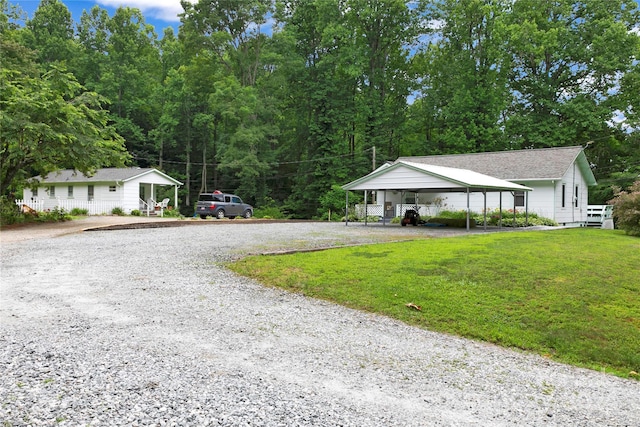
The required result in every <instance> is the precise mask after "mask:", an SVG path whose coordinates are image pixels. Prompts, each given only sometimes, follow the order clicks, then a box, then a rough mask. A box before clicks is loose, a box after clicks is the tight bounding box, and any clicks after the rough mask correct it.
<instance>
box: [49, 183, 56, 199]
mask: <svg viewBox="0 0 640 427" xmlns="http://www.w3.org/2000/svg"><path fill="white" fill-rule="evenodd" d="M49 198H50V199H55V198H56V187H54V186H53V185H52V186H50V187H49Z"/></svg>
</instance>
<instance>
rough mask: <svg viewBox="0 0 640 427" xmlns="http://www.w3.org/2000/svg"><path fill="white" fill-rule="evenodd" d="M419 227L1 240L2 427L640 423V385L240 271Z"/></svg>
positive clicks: (241, 226)
mask: <svg viewBox="0 0 640 427" xmlns="http://www.w3.org/2000/svg"><path fill="white" fill-rule="evenodd" d="M426 233H427V231H426V230H425V231H423V230H421V229H416V228H409V227H407V228H406V229H403V228H400V227H366V228H365V227H363V226H360V225H351V226H349V227H345V226H344V225H343V224H328V223H292V224H282V223H277V224H260V223H249V222H245V223H243V222H240V221H237V222H224V223H222V222H220V223H218V222H215V221H212V224H211V225H208V224H207V225H204V226H203V225H197V226H196V225H188V226H182V227H176V228H158V229H139V230H117V231H94V232H84V233H76V234H67V235H63V236H59V237H45V238H41V239H32V240H23V241H14V242H6V241H3V243H2V246H1V257H2V260H1V267H2V271H1V274H2V280H1V287H0V290H1V294H0V299H1V306H0V322H1V323H0V420H2V421H3V422H4V424H1V425H3V426H23V425H24V426H27V425H30V426H78V425H91V426H120V425H122V426H124V425H126V426H151V425H157V426H215V425H225V426H239V425H242V426H297V425H300V426H302V425H316V426H507V425H508V426H515V425H519V426H520V425H536V426H542V425H544V426H552V425H557V426H573V425H576V426H625V425H626V426H638V425H640V383H639V382H638V381H632V380H625V379H621V378H617V377H614V376H611V375H608V374H605V373H600V372H594V371H589V370H584V369H578V368H574V367H569V366H566V365H562V364H557V363H554V362H551V361H549V360H547V359H545V358H542V357H538V356H533V355H529V354H525V353H521V352H518V351H511V350H505V349H501V348H498V347H496V346H493V345H489V344H484V343H479V342H474V341H469V340H465V339H460V338H457V337H453V336H448V335H443V334H438V333H434V332H430V331H425V330H420V329H417V328H413V327H409V326H406V325H404V324H402V323H399V322H396V321H394V320H390V319H387V318H384V317H381V316H376V315H371V314H367V313H362V312H358V311H354V310H350V309H347V308H343V307H340V306H336V305H334V304H330V303H327V302H323V301H317V300H313V299H310V298H306V297H303V296H300V295H297V294H290V293H287V292H284V291H281V290H277V289H269V288H265V287H262V286H260V285H259V284H258V283H255V282H253V281H251V280H248V279H245V278H242V277H238V276H235V275H234V274H232V273H231V272H229V271H228V270H226V269H225V268H224V267H223V266H222V265H221V262H224V261H227V260H230V259H233V258H236V257H239V256H242V255H244V254H246V253H256V252H261V251H270V250H281V249H287V248H291V247H293V248H305V247H317V246H328V245H332V244H351V243H358V242H375V241H383V240H396V239H399V238H405V237H412V236H415V235H416V234H418V235H419V234H426Z"/></svg>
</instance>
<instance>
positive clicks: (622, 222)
mask: <svg viewBox="0 0 640 427" xmlns="http://www.w3.org/2000/svg"><path fill="white" fill-rule="evenodd" d="M613 191H614V194H615V197H614V198H613V199H611V200H609V202H608V203H609V204H611V205H613V219H614V221H615V223H616V226H617V227H618V228H619V229H621V230H624V232H625V233H626V234H628V235H630V236H640V180H638V181H636V182H634V183H633V184H632V185H631V186H630V187H629V188H628V189H627V191H624V190H622V189H621V188H620V187H614V190H613Z"/></svg>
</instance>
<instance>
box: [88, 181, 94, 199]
mask: <svg viewBox="0 0 640 427" xmlns="http://www.w3.org/2000/svg"><path fill="white" fill-rule="evenodd" d="M87 200H88V201H90V202H91V201H93V185H90V186H89V187H88V188H87Z"/></svg>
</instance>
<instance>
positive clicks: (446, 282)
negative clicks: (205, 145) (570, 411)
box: [230, 229, 640, 378]
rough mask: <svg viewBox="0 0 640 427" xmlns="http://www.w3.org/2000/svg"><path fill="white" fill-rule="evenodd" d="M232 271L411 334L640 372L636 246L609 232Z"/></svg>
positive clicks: (262, 262) (320, 258)
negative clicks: (385, 319)
mask: <svg viewBox="0 0 640 427" xmlns="http://www.w3.org/2000/svg"><path fill="white" fill-rule="evenodd" d="M230 267H231V268H232V269H233V270H234V271H236V272H237V273H240V274H243V275H247V276H250V277H253V278H255V279H257V280H259V281H260V282H262V283H264V284H266V285H270V286H277V287H281V288H285V289H289V290H291V291H294V292H301V293H304V294H305V295H308V296H312V297H316V298H322V299H326V300H330V301H335V302H337V303H339V304H343V305H346V306H349V307H353V308H357V309H361V310H367V311H370V312H374V313H380V314H383V315H386V316H390V317H393V318H396V319H399V320H402V321H404V322H406V323H408V324H411V325H416V326H419V327H424V328H428V329H431V330H435V331H442V332H448V333H452V334H457V335H461V336H464V337H469V338H473V339H478V340H484V341H489V342H494V343H497V344H500V345H503V346H507V347H517V348H521V349H525V350H528V351H533V352H536V353H539V354H543V355H546V356H548V357H552V358H553V359H556V360H559V361H563V362H567V363H572V364H575V365H578V366H586V367H589V368H592V369H597V370H605V371H607V372H612V373H615V374H617V375H620V376H630V377H635V378H638V376H637V374H636V372H640V239H639V238H637V237H629V236H626V235H624V234H622V233H621V232H618V231H613V230H600V229H565V230H551V231H530V232H515V233H513V232H509V233H491V234H474V235H468V236H463V237H455V238H442V239H429V240H420V241H411V242H401V243H385V244H376V245H367V246H359V247H350V248H340V249H331V250H326V251H321V252H310V253H298V254H292V255H275V256H254V257H249V258H246V259H243V260H241V261H238V262H236V263H233V264H231V265H230ZM407 303H413V304H415V305H417V306H420V307H421V311H418V310H416V309H414V308H410V307H407V306H406V304H407Z"/></svg>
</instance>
